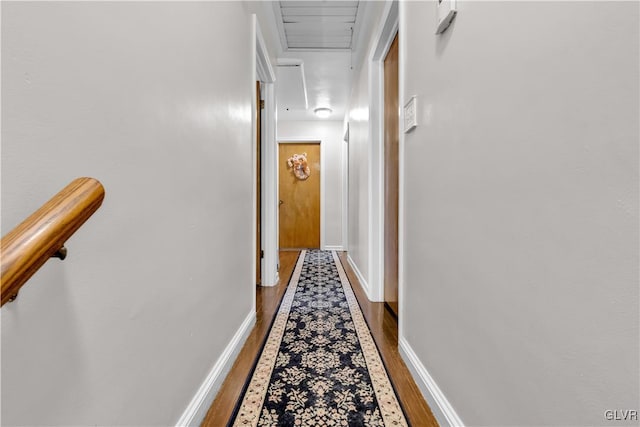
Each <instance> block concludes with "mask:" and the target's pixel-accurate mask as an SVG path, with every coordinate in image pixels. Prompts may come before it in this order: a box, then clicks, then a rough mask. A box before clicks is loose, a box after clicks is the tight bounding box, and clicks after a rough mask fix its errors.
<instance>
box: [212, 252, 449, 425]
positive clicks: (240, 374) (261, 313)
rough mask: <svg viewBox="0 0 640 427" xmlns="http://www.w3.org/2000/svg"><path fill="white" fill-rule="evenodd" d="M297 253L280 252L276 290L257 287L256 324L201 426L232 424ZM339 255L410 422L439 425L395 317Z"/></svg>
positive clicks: (340, 255)
mask: <svg viewBox="0 0 640 427" xmlns="http://www.w3.org/2000/svg"><path fill="white" fill-rule="evenodd" d="M298 254H299V252H298V251H282V252H280V281H279V282H278V284H277V285H276V286H273V287H258V288H257V290H256V325H255V327H254V328H253V330H252V331H251V334H250V335H249V337H248V338H247V342H246V343H245V345H244V347H243V348H242V350H241V351H240V354H239V355H238V358H237V359H236V362H235V363H234V365H233V367H232V368H231V371H230V373H229V375H228V376H227V378H226V379H225V381H224V383H223V384H222V387H221V389H220V391H219V392H218V394H217V396H216V399H215V400H214V402H213V404H212V405H211V408H209V411H208V413H207V416H206V417H205V419H204V421H203V423H202V426H203V427H220V426H226V425H227V423H228V422H229V419H230V417H231V415H232V414H233V410H234V408H235V406H236V403H237V401H238V399H239V398H240V394H241V393H242V389H243V387H244V384H245V382H246V381H247V378H248V376H249V374H250V373H251V372H250V371H251V369H252V368H253V364H254V362H255V359H256V357H257V356H258V353H259V352H260V350H261V349H262V344H263V342H264V340H265V338H266V336H267V333H268V332H269V327H270V326H271V322H272V320H273V318H274V316H275V313H276V310H277V309H278V306H279V304H280V300H281V299H282V295H283V294H284V291H285V290H286V288H287V284H288V283H289V278H290V277H291V273H292V272H293V268H294V267H295V264H296V260H297V258H298ZM338 256H339V258H340V260H341V262H342V266H343V267H344V269H345V271H346V273H347V277H348V278H349V281H350V282H351V286H352V287H353V291H354V293H355V295H356V298H357V299H358V302H359V303H360V307H361V308H362V312H363V314H364V316H365V319H366V320H367V323H368V324H369V327H370V328H371V334H372V335H373V338H374V339H375V341H376V344H377V345H378V348H379V350H380V354H381V355H382V360H383V361H384V363H385V365H386V367H387V369H388V371H389V375H390V377H391V381H392V382H393V385H394V387H395V389H396V392H397V394H398V397H399V399H400V402H401V404H402V407H403V409H404V410H405V413H406V415H407V418H408V419H409V422H410V423H411V425H412V426H416V427H417V426H425V427H432V426H437V425H438V423H437V422H436V420H435V418H434V417H433V414H432V413H431V410H430V409H429V406H428V405H427V403H426V402H425V401H424V399H423V398H422V395H421V394H420V390H419V389H418V387H417V385H416V384H415V382H414V381H413V378H412V377H411V374H410V373H409V370H408V369H407V367H406V365H405V364H404V362H403V361H402V359H401V357H400V354H399V353H398V324H397V321H396V319H395V317H394V316H393V315H392V314H391V313H390V312H389V310H387V309H385V307H384V303H372V302H370V301H369V300H368V299H367V297H366V295H365V293H364V290H363V289H362V287H361V286H360V282H358V279H357V278H356V275H355V273H354V272H353V270H352V269H351V267H350V266H349V263H348V262H347V255H346V252H338Z"/></svg>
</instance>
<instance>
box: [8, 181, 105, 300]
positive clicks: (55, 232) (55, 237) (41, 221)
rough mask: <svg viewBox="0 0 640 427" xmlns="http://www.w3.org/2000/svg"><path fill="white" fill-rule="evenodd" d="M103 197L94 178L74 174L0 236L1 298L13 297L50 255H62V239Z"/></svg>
mask: <svg viewBox="0 0 640 427" xmlns="http://www.w3.org/2000/svg"><path fill="white" fill-rule="evenodd" d="M103 199H104V187H102V184H100V182H99V181H98V180H96V179H93V178H77V179H74V180H73V181H71V183H69V185H67V186H66V187H65V188H63V189H62V190H61V191H60V192H59V193H58V194H56V195H55V196H53V198H51V200H49V201H48V202H47V203H45V204H44V205H42V207H41V208H40V209H38V210H37V211H35V212H34V213H33V214H32V215H31V216H30V217H29V218H27V219H25V220H24V221H23V222H22V223H20V225H18V226H17V227H16V228H14V229H13V230H11V231H10V232H9V233H7V234H6V235H5V236H4V237H2V242H1V243H0V258H1V260H2V274H1V278H0V280H1V281H2V291H1V299H2V304H0V306H2V305H4V304H5V303H6V302H7V301H12V300H13V299H14V298H15V297H16V295H17V294H18V291H19V290H20V288H21V287H22V285H24V284H25V282H26V281H27V280H29V278H30V277H31V276H32V275H33V274H34V273H35V272H36V271H38V269H39V268H40V267H42V265H43V264H44V263H45V262H47V260H48V259H49V258H51V257H52V256H56V254H58V256H59V257H60V258H61V259H64V255H65V253H66V252H65V249H64V243H65V242H66V241H67V239H68V238H69V237H71V236H72V235H73V233H75V232H76V230H77V229H78V228H80V226H81V225H82V224H84V222H85V221H86V220H87V219H89V217H90V216H91V215H93V213H94V212H95V211H96V210H98V208H99V207H100V205H101V204H102V200H103Z"/></svg>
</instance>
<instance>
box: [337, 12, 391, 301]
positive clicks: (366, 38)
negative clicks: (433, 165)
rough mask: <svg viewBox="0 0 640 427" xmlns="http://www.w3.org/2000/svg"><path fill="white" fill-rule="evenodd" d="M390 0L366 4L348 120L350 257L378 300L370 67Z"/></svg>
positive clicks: (368, 288) (363, 282) (374, 157)
mask: <svg viewBox="0 0 640 427" xmlns="http://www.w3.org/2000/svg"><path fill="white" fill-rule="evenodd" d="M389 3H390V2H389V1H384V2H383V1H380V2H367V3H366V4H365V5H364V6H365V9H364V16H363V18H362V19H363V21H362V24H361V25H362V26H361V33H360V35H359V42H358V45H357V46H356V49H355V51H354V52H353V57H354V60H355V64H354V67H353V71H352V73H353V78H352V80H353V83H352V88H351V95H350V98H349V107H348V112H347V114H346V118H345V120H346V121H348V123H349V162H348V163H349V172H348V175H349V182H348V189H349V191H348V197H349V205H348V241H349V248H348V250H349V261H350V263H351V265H352V267H354V269H355V270H356V273H357V275H358V278H359V280H360V282H361V284H362V286H363V288H364V289H365V291H366V293H367V295H368V297H369V299H372V300H378V297H379V296H378V295H376V292H375V291H374V292H373V294H372V289H371V288H372V286H371V277H372V276H374V274H372V269H375V268H377V266H376V265H374V264H373V263H372V262H371V257H372V253H371V251H372V249H373V248H372V240H373V239H372V236H370V235H371V233H372V230H371V228H372V226H373V224H374V223H375V220H373V219H372V214H373V213H375V210H374V209H372V203H373V199H374V198H375V197H376V196H377V193H374V184H373V182H374V181H375V180H376V177H375V176H372V174H373V173H375V170H374V169H373V168H372V166H371V165H372V163H373V162H374V159H377V158H378V157H377V155H376V152H375V151H374V147H373V144H372V126H371V122H370V117H371V108H370V107H371V103H372V100H371V94H370V85H371V71H370V69H369V65H370V63H369V60H370V57H371V55H372V52H373V50H374V49H375V48H376V44H377V37H378V34H377V32H378V30H379V26H380V25H381V20H382V15H383V13H384V11H385V8H386V7H387V6H388V4H389Z"/></svg>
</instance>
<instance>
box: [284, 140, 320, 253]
mask: <svg viewBox="0 0 640 427" xmlns="http://www.w3.org/2000/svg"><path fill="white" fill-rule="evenodd" d="M320 161H321V159H320V142H319V141H317V142H287V143H280V144H279V148H278V184H279V189H278V194H279V221H278V223H279V246H280V250H288V249H301V248H320V212H321V211H320Z"/></svg>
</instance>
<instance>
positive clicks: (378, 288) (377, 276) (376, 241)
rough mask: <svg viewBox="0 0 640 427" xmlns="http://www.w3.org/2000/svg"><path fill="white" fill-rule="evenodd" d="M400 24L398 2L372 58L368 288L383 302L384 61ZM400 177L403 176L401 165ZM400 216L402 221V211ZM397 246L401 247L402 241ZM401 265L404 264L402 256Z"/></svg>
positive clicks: (386, 16) (388, 12) (390, 7)
mask: <svg viewBox="0 0 640 427" xmlns="http://www.w3.org/2000/svg"><path fill="white" fill-rule="evenodd" d="M398 24H399V23H398V2H397V1H391V2H387V4H386V5H385V10H384V12H383V15H382V20H381V22H380V26H379V28H378V31H377V34H378V38H377V41H376V43H374V45H373V46H374V47H373V49H372V51H371V55H370V56H369V82H370V87H369V90H370V93H371V101H370V106H369V111H370V120H369V134H370V135H371V145H370V148H369V149H370V152H369V158H370V159H371V167H370V168H369V182H370V183H371V184H370V186H369V189H370V190H369V212H370V213H369V236H370V238H371V242H370V245H369V260H370V262H369V289H370V291H371V293H370V298H371V300H372V301H384V197H383V195H384V127H383V124H384V59H385V57H386V55H387V52H388V51H389V48H390V47H391V43H392V42H393V39H394V37H395V35H396V33H397V32H398ZM400 95H401V94H400ZM400 105H402V103H400ZM400 157H402V156H400ZM399 174H400V175H402V163H401V164H400V169H399ZM401 203H402V200H400V204H401ZM398 216H399V220H400V221H401V216H400V212H399V215H398ZM398 228H400V225H399V227H398ZM398 237H400V236H398ZM398 244H399V247H400V246H401V244H400V241H399V242H398ZM398 264H399V266H400V264H402V258H401V255H400V253H399V254H398ZM398 298H400V295H399V296H398Z"/></svg>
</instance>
